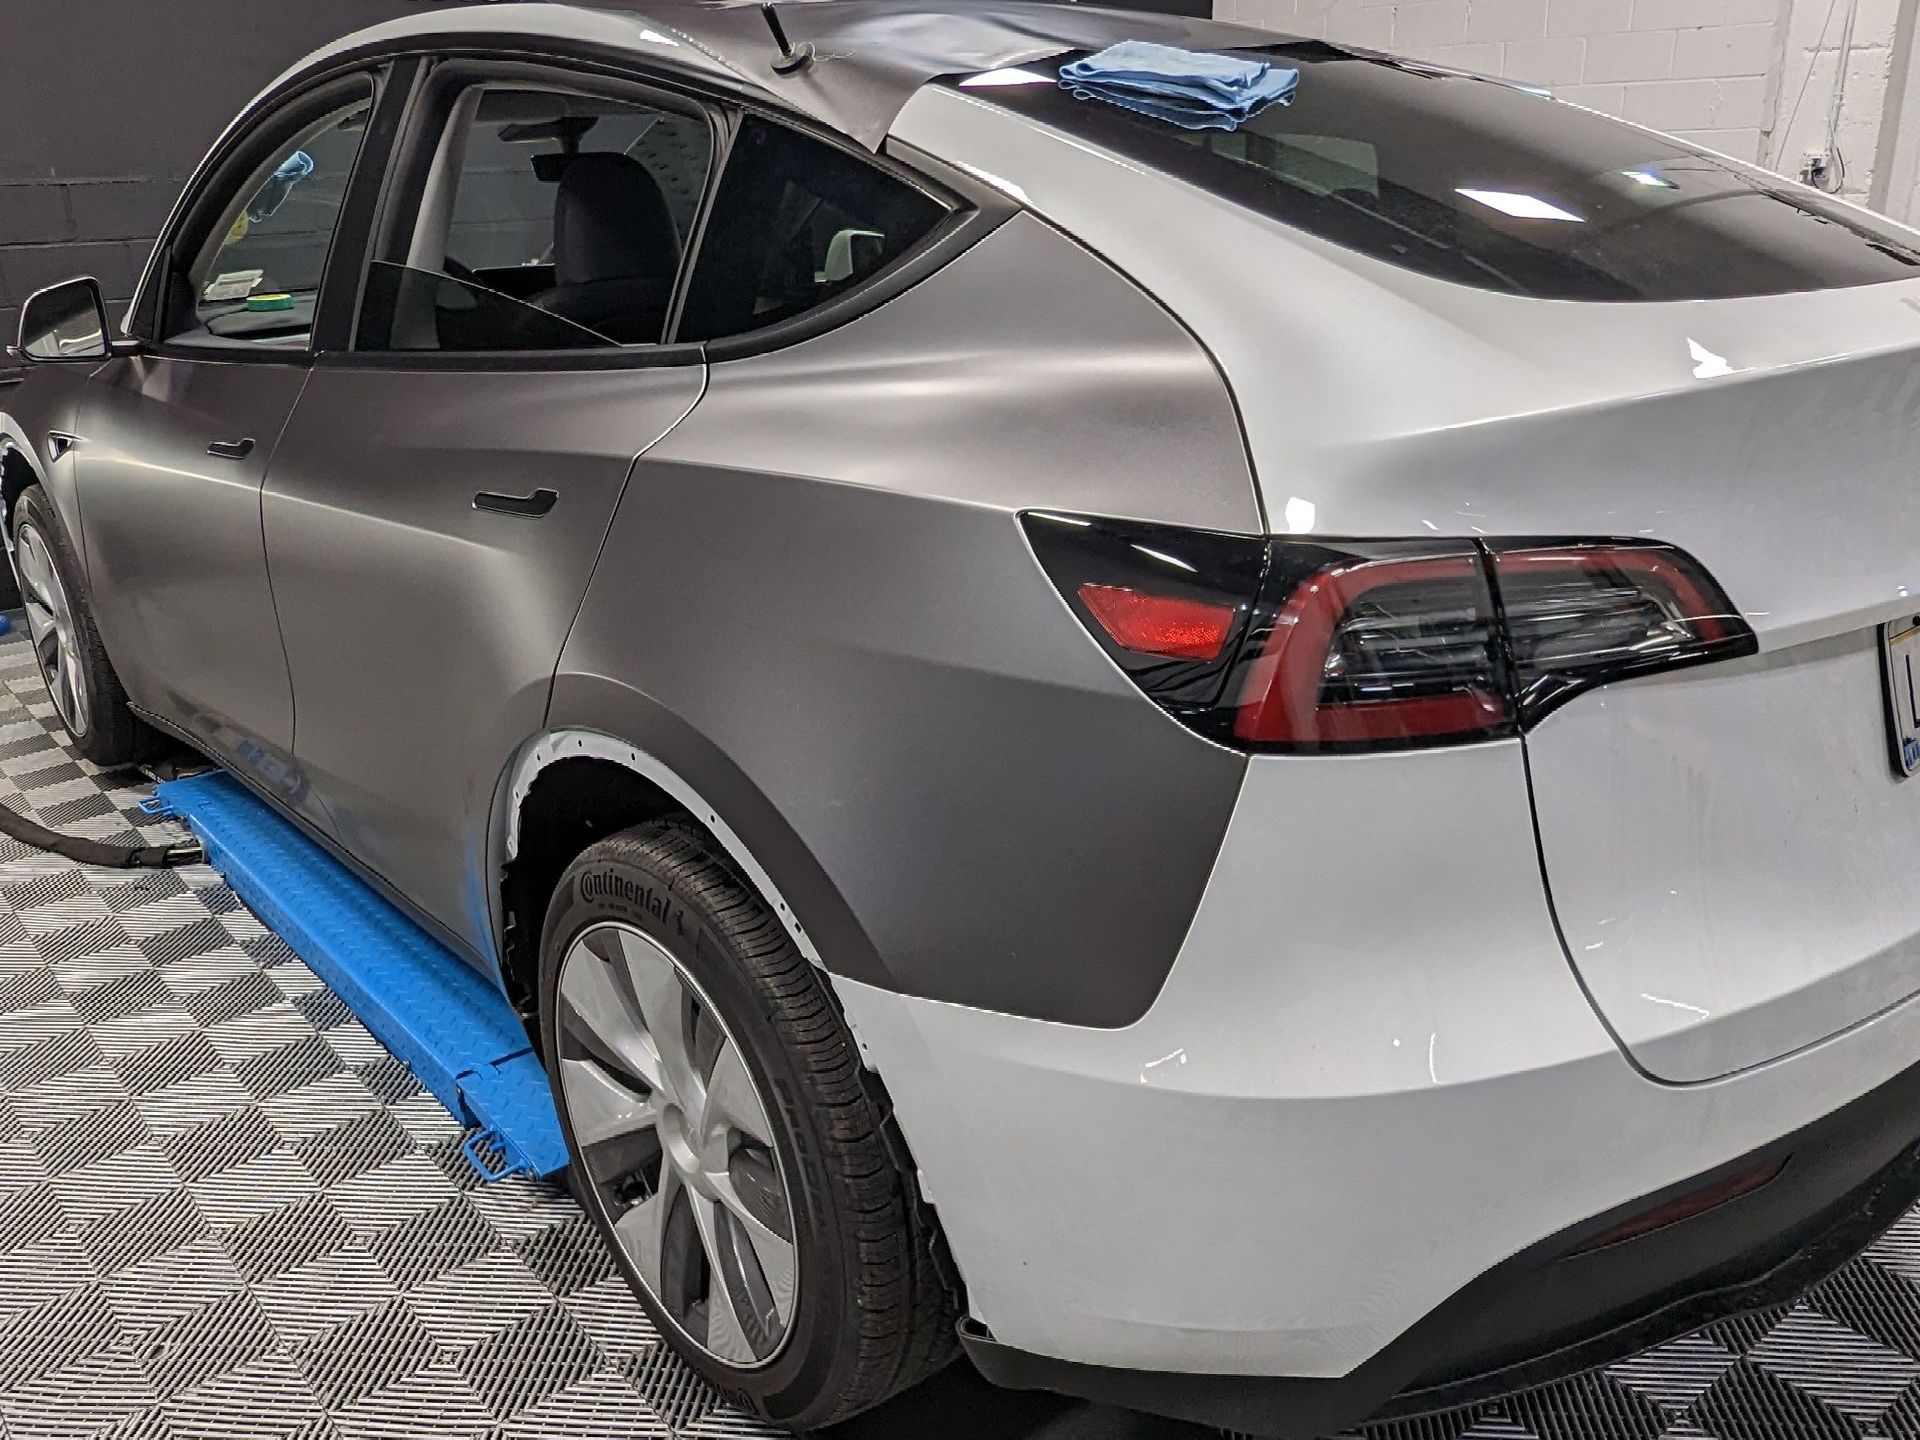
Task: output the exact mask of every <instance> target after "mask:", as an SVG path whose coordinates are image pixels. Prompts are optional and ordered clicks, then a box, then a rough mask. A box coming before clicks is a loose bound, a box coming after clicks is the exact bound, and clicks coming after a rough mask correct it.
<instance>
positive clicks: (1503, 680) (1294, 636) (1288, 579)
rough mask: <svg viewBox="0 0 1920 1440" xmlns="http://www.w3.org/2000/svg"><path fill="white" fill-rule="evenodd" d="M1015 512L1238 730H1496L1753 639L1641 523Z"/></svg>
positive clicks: (1081, 597) (1240, 736) (1278, 737)
mask: <svg viewBox="0 0 1920 1440" xmlns="http://www.w3.org/2000/svg"><path fill="white" fill-rule="evenodd" d="M1022 519H1023V520H1024V522H1025V525H1026V528H1027V534H1028V536H1029V538H1030V539H1031V541H1032V543H1033V547H1034V552H1035V554H1036V555H1037V556H1038V558H1039V560H1040V563H1041V565H1042V566H1043V568H1044V569H1045V570H1046V572H1047V574H1048V575H1049V577H1051V579H1052V580H1053V582H1054V584H1055V585H1056V586H1057V587H1058V588H1059V590H1060V593H1061V595H1062V597H1063V598H1064V599H1065V600H1066V602H1067V604H1068V606H1069V607H1070V608H1071V609H1072V610H1073V611H1074V613H1075V615H1076V616H1078V617H1079V619H1080V622H1081V623H1082V624H1083V625H1084V626H1086V628H1087V630H1088V632H1089V633H1090V634H1091V635H1092V636H1093V637H1094V639H1095V640H1096V641H1098V642H1099V644H1100V646H1101V648H1103V649H1104V650H1105V651H1106V652H1107V654H1108V655H1110V656H1111V657H1112V658H1113V660H1114V661H1115V663H1116V664H1118V665H1119V666H1120V668H1121V669H1123V670H1125V671H1126V672H1127V674H1128V675H1129V676H1130V677H1131V678H1132V679H1133V681H1134V682H1135V683H1136V684H1137V685H1139V686H1140V688H1141V689H1142V690H1143V691H1145V692H1146V693H1147V695H1149V696H1150V697H1151V698H1152V699H1153V700H1154V701H1155V702H1156V703H1158V704H1159V705H1161V706H1162V708H1164V709H1166V710H1167V711H1168V712H1169V713H1171V714H1173V715H1175V716H1177V717H1178V718H1179V719H1181V720H1182V721H1183V722H1184V723H1186V724H1187V725H1189V726H1191V727H1192V728H1193V729H1195V730H1197V731H1199V732H1200V733H1201V734H1203V735H1206V736H1208V737H1209V738H1211V739H1214V740H1217V741H1219V742H1221V743H1222V744H1227V745H1232V746H1234V747H1235V748H1238V749H1244V750H1255V751H1274V750H1279V751H1354V750H1381V749H1405V748H1409V747H1415V746H1430V745H1449V744H1461V743H1465V742H1468V741H1472V740H1485V739H1492V738H1496V737H1500V736H1504V735H1512V734H1517V733H1519V732H1520V731H1521V730H1524V729H1525V728H1526V727H1528V726H1530V725H1532V724H1534V723H1536V722H1538V721H1539V720H1540V719H1541V718H1542V717H1543V716H1545V715H1546V714H1548V713H1549V712H1550V711H1552V710H1553V709H1554V708H1555V707H1556V706H1558V705H1561V704H1563V703H1565V702H1566V701H1567V700H1568V699H1569V698H1571V697H1572V696H1574V695H1576V694H1578V693H1579V692H1580V691H1582V690H1586V689H1591V688H1592V687H1593V686H1596V685H1604V684H1606V683H1607V682H1609V681H1611V680H1617V679H1622V678H1625V677H1628V676H1633V675H1645V674H1650V673H1653V672H1655V671H1660V670H1667V669H1672V668H1674V667H1677V666H1682V665H1693V664H1699V663H1702V662H1705V661H1710V660H1716V659H1723V658H1727V657H1730V656H1734V655H1742V654H1749V653H1751V652H1752V651H1753V650H1754V649H1755V648H1756V642H1755V640H1754V636H1753V631H1752V629H1751V628H1750V627H1749V626H1748V625H1747V623H1746V622H1745V621H1744V620H1743V619H1742V618H1741V617H1740V615H1739V614H1738V613H1737V612H1736V611H1735V610H1734V609H1733V607H1732V605H1731V604H1730V603H1729V602H1728V600H1727V597H1726V595H1725V594H1724V593H1723V592H1722V591H1721V590H1720V587H1719V586H1718V585H1716V584H1715V583H1714V581H1713V579H1712V577H1711V576H1709V575H1708V574H1707V573H1706V571H1705V570H1704V569H1702V568H1701V567H1700V565H1699V564H1698V562H1696V561H1695V560H1694V559H1693V558H1692V557H1691V556H1690V555H1687V554H1686V553H1685V552H1684V551H1681V550H1678V549H1675V548H1674V547H1672V546H1670V545H1661V544H1657V543H1655V542H1651V541H1644V540H1574V541H1544V542H1543V541H1532V540H1524V541H1508V540H1498V541H1468V540H1382V541H1335V540H1328V541H1302V540H1292V539H1286V540H1272V541H1268V540H1261V539H1254V538H1250V537H1246V536H1237V535H1222V534H1216V533H1212V532H1207V531H1191V530H1177V529H1172V528H1170V527H1165V526H1148V525H1138V524H1133V523H1130V522H1120V521H1110V520H1101V519H1095V518H1091V517H1087V516H1078V515H1060V514H1053V513H1037V512H1036V513H1029V514H1027V515H1025V516H1023V517H1022Z"/></svg>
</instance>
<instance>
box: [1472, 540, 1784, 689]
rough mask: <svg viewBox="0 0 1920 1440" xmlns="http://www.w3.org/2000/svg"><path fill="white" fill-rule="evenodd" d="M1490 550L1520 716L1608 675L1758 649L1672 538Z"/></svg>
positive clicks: (1516, 544)
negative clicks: (1667, 541) (1664, 541)
mask: <svg viewBox="0 0 1920 1440" xmlns="http://www.w3.org/2000/svg"><path fill="white" fill-rule="evenodd" d="M1486 549H1487V552H1488V554H1489V555H1490V556H1491V557H1492V562H1493V576H1494V584H1495V587H1496V589H1497V591H1498V594H1499V597H1500V610H1501V619H1502V622H1503V626H1504V630H1505V636H1506V645H1507V652H1508V654H1509V655H1510V656H1511V658H1512V664H1513V672H1514V674H1513V678H1514V691H1515V703H1516V707H1517V710H1518V713H1519V715H1520V719H1521V721H1522V723H1524V724H1531V723H1533V722H1534V721H1535V720H1538V719H1539V718H1540V717H1541V716H1543V715H1545V714H1546V713H1547V712H1548V711H1550V710H1552V709H1553V708H1554V707H1555V706H1557V705H1560V704H1562V703H1564V702H1565V701H1566V700H1568V699H1570V698H1571V697H1572V696H1574V695H1577V694H1578V693H1579V692H1580V691H1582V690H1588V689H1591V688H1592V687H1593V686H1595V685H1604V684H1606V683H1607V682H1608V681H1610V680H1621V679H1625V678H1626V677H1628V676H1630V675H1646V674H1650V673H1652V672H1654V671H1656V670H1671V669H1674V668H1675V667H1677V666H1681V665H1697V664H1700V663H1701V662H1703V661H1708V660H1719V659H1726V658H1729V657H1732V656H1735V655H1750V654H1752V653H1753V652H1754V651H1755V650H1756V649H1757V648H1759V647H1758V642H1757V641H1756V640H1755V638H1754V634H1753V628H1752V627H1751V626H1750V625H1748V624H1747V622H1746V621H1745V620H1744V619H1743V618H1742V617H1741V616H1740V614H1739V612H1738V611H1736V610H1735V609H1734V608H1733V604H1732V602H1731V601H1729V600H1728V599H1727V596H1726V592H1724V591H1723V590H1721V588H1720V587H1719V585H1718V584H1716V583H1715V582H1714V579H1713V577H1712V576H1711V575H1709V574H1707V572H1706V571H1705V570H1704V569H1702V568H1701V566H1700V563H1699V562H1698V561H1697V560H1695V559H1694V558H1693V557H1692V556H1691V555H1689V554H1687V553H1686V551H1684V550H1679V549H1676V548H1674V547H1673V546H1671V545H1661V544H1657V543H1655V542H1652V541H1644V540H1593V541H1577V542H1562V543H1559V544H1543V543H1541V542H1537V541H1489V542H1487V545H1486Z"/></svg>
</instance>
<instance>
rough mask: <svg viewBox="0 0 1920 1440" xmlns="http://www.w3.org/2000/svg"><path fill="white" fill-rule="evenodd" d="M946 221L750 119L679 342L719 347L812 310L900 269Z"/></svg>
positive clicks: (723, 185) (803, 141) (816, 143)
mask: <svg viewBox="0 0 1920 1440" xmlns="http://www.w3.org/2000/svg"><path fill="white" fill-rule="evenodd" d="M947 213H948V211H947V208H946V207H945V206H944V205H942V204H941V203H940V202H939V201H938V200H935V199H934V198H933V197H932V196H931V195H929V194H927V193H926V192H925V191H923V190H920V189H919V188H917V187H915V186H913V185H910V184H908V183H907V182H905V181H904V180H900V179H897V178H895V177H894V176H893V175H890V174H888V173H887V172H886V171H884V170H882V169H880V168H879V167H878V166H876V165H874V164H872V163H871V162H869V161H867V160H864V159H861V158H860V157H859V156H856V155H853V154H851V153H850V152H848V151H846V150H842V149H840V148H839V147H837V146H834V145H829V144H827V143H826V142H825V141H822V140H816V139H813V138H812V137H810V136H807V135H803V134H801V133H799V132H798V131H795V130H789V129H787V128H786V127H785V126H783V125H777V124H775V123H773V122H772V121H769V120H763V119H761V118H760V117H758V116H754V115H749V116H747V117H746V119H745V120H743V121H742V123H741V127H740V133H739V136H738V137H737V138H736V139H735V141H734V144H733V149H732V151H731V153H730V154H729V155H728V157H727V169H726V173H725V174H724V175H722V176H721V179H720V189H719V192H718V193H717V194H716V195H715V197H714V204H713V213H712V215H711V216H710V217H709V219H708V221H707V227H706V232H705V236H704V238H703V240H702V243H701V247H700V254H699V257H698V259H697V260H696V262H695V264H694V269H693V274H692V277H691V278H690V279H689V281H688V287H687V301H686V307H685V311H684V314H683V316H682V319H681V324H680V329H679V333H678V337H677V338H679V339H682V340H717V339H719V338H721V337H722V336H727V335H739V334H743V333H745V332H746V331H749V330H758V329H762V328H763V327H765V326H768V325H773V324H776V323H778V322H779V321H782V320H788V319H791V318H793V317H794V316H796V315H800V314H803V313H805V312H806V311H809V310H812V309H814V308H815V307H816V306H818V305H821V304H824V303H825V302H827V301H829V300H831V299H833V298H834V297H835V296H837V295H839V294H841V293H843V292H844V291H846V290H849V289H851V288H852V287H853V286H855V285H858V284H860V283H861V282H862V281H864V280H866V279H868V278H870V277H871V276H873V275H876V274H878V273H879V272H880V271H882V270H884V269H886V268H887V267H888V266H889V265H892V264H893V263H894V262H895V261H896V260H898V259H899V258H900V257H901V256H903V255H904V254H906V253H907V252H908V251H909V250H911V249H912V248H913V247H914V246H915V245H916V244H918V243H919V242H920V241H921V240H922V239H924V238H925V237H926V235H927V234H928V233H929V232H930V231H931V230H932V229H933V228H934V227H935V226H936V225H938V224H939V223H940V221H941V220H942V219H944V218H945V217H946V215H947Z"/></svg>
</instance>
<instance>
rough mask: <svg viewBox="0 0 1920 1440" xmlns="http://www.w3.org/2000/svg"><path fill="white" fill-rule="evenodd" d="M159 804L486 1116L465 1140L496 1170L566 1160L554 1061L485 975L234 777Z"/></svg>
mask: <svg viewBox="0 0 1920 1440" xmlns="http://www.w3.org/2000/svg"><path fill="white" fill-rule="evenodd" d="M154 803H155V806H156V810H157V813H162V814H171V815H176V816H178V817H179V818H180V819H182V820H184V821H185V822H186V824H187V826H188V827H189V828H190V829H191V830H192V831H193V833H194V834H195V835H196V836H198V837H199V839H200V841H201V843H202V844H203V845H205V846H206V849H207V860H208V862H209V863H210V864H211V865H212V866H213V867H214V869H216V870H218V871H219V872H220V873H221V875H223V876H224V877H225V878H226V881H227V883H228V884H229V885H231V886H232V887H233V889H234V890H235V892H236V893H238V894H239V896H240V898H241V899H242V900H244V901H245V902H246V903H247V905H248V907H249V908H250V909H252V910H253V912H254V913H255V914H257V915H258V916H260V918H261V919H262V920H264V921H266V922H267V924H268V925H269V926H271V927H272V928H273V929H274V930H275V931H276V932H277V933H278V934H279V935H280V937H281V938H282V939H283V940H285V941H286V942H287V944H288V945H289V946H290V947H292V949H293V951H294V953H295V954H297V955H298V956H299V957H300V958H301V959H302V960H304V961H306V963H307V964H308V966H310V967H311V968H312V970H313V971H314V973H315V974H317V975H319V976H320V977H321V978H322V979H323V980H325V981H326V982H327V984H328V985H329V986H330V987H331V988H332V989H333V991H334V993H336V994H337V995H339V996H340V998H341V999H343V1000H345V1001H346V1003H347V1004H348V1005H349V1006H351V1007H352V1009H353V1012H354V1014H355V1015H356V1016H358V1017H359V1020H360V1023H361V1024H363V1025H365V1026H366V1027H367V1029H368V1030H370V1031H371V1032H372V1033H373V1034H374V1035H375V1036H377V1037H378V1038H379V1039H380V1041H381V1042H382V1043H384V1044H385V1045H386V1046H387V1048H388V1049H389V1050H391V1051H392V1052H393V1053H394V1054H395V1055H397V1056H399V1057H400V1059H401V1060H403V1061H405V1062H406V1064H407V1066H408V1068H409V1069H411V1070H412V1071H413V1073H414V1074H415V1075H416V1076H418V1077H419V1080H420V1083H421V1084H423V1085H425V1086H426V1087H427V1089H428V1090H430V1091H432V1092H433V1094H434V1095H435V1097H437V1098H438V1099H439V1101H440V1103H441V1104H443V1105H445V1106H446V1107H447V1108H448V1109H449V1110H451V1111H453V1113H454V1114H456V1115H459V1116H461V1117H462V1118H463V1119H465V1120H466V1121H467V1122H468V1123H469V1124H474V1125H480V1126H483V1127H486V1133H485V1134H482V1135H479V1136H476V1137H474V1142H473V1143H471V1144H470V1145H469V1147H468V1151H467V1158H468V1159H469V1161H471V1162H472V1164H473V1166H474V1168H475V1169H476V1170H478V1171H479V1172H480V1173H481V1175H482V1176H483V1177H484V1178H486V1179H489V1180H497V1179H500V1178H502V1177H504V1176H506V1175H512V1174H531V1175H535V1176H542V1177H544V1176H549V1175H556V1174H558V1173H560V1172H561V1171H562V1170H564V1169H566V1166H567V1149H566V1142H565V1141H564V1139H563V1138H562V1137H561V1133H560V1121H559V1117H558V1116H557V1115H556V1114H555V1113H554V1108H553V1094H552V1091H551V1089H550V1088H549V1086H548V1083H547V1076H546V1071H545V1070H544V1069H543V1068H542V1066H541V1064H540V1061H539V1057H538V1056H536V1055H535V1054H534V1053H533V1049H532V1047H531V1046H530V1045H529V1044H528V1042H527V1033H526V1030H525V1029H524V1027H522V1025H521V1024H520V1019H519V1017H518V1016H517V1015H515V1014H514V1012H513V1007H512V1006H511V1005H509V1004H508V1003H507V1000H506V997H505V996H503V995H502V994H501V993H500V992H499V991H498V990H496V989H495V988H494V987H493V986H492V985H491V984H489V983H488V982H487V980H486V979H485V978H484V977H483V976H481V975H479V974H478V973H477V972H475V971H474V969H473V968H472V967H471V966H470V965H468V964H467V963H466V962H465V961H463V960H462V959H461V958H460V957H459V956H457V955H455V954H454V953H453V952H452V951H451V950H449V949H448V948H447V947H446V946H444V945H442V944H441V943H440V942H439V941H438V940H435V939H434V938H433V937H432V936H431V935H429V934H428V933H427V932H426V931H425V930H423V929H421V928H420V926H418V925H416V924H415V923H414V922H413V921H412V920H410V919H408V918H407V916H405V915H404V914H402V913H401V912H400V911H399V910H398V909H397V908H395V907H394V906H393V905H392V904H390V903H388V902H387V901H386V900H385V899H383V898H382V897H381V896H380V895H379V894H378V893H377V892H376V891H375V890H374V889H373V888H372V887H371V886H370V885H368V884H366V883H365V882H364V881H362V880H361V879H359V878H358V877H357V876H355V875H354V874H353V873H352V872H351V871H349V870H348V869H347V868H346V867H345V866H344V865H342V864H341V863H340V862H339V861H337V860H335V859H334V858H333V857H332V856H331V855H329V854H328V853H327V852H326V851H325V850H323V849H321V847H320V846H318V845H316V844H315V843H314V842H313V841H311V840H309V839H308V838H307V837H306V836H305V835H303V834H301V833H300V831H299V830H297V829H296V828H295V827H294V826H293V825H292V824H290V823H289V822H287V821H286V820H283V819H281V818H280V816H278V815H277V814H275V813H274V812H273V811H272V810H271V809H269V808H268V806H267V805H266V804H265V803H264V802H262V801H261V800H259V799H257V798H255V797H254V795H253V794H252V793H251V792H249V791H248V790H247V789H246V787H245V786H243V785H241V784H240V782H239V781H237V780H235V779H234V778H233V777H232V776H230V775H226V774H223V773H221V772H218V771H212V772H209V773H207V774H204V775H195V776H192V777H190V778H188V779H184V780H168V781H165V782H163V783H162V784H161V785H160V786H159V787H158V789H157V790H156V791H155V792H154Z"/></svg>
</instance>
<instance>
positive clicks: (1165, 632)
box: [1079, 583, 1236, 660]
mask: <svg viewBox="0 0 1920 1440" xmlns="http://www.w3.org/2000/svg"><path fill="white" fill-rule="evenodd" d="M1079 593H1080V603H1081V604H1082V605H1085V606H1086V607H1087V609H1088V611H1089V612H1090V613H1091V614H1092V615H1093V618H1094V619H1096V620H1098V621H1099V622H1100V624H1101V626H1102V627H1103V628H1104V629H1105V630H1106V632H1107V634H1109V635H1111V636H1112V637H1113V639H1114V643H1115V644H1117V645H1123V646H1125V647H1126V648H1127V649H1129V650H1133V651H1137V652H1138V653H1139V654H1142V655H1164V656H1166V657H1167V658H1168V659H1170V660H1212V659H1215V658H1217V657H1218V656H1219V654H1220V652H1221V651H1222V650H1224V649H1225V648H1226V645H1227V637H1228V636H1229V635H1231V634H1232V633H1233V622H1234V619H1235V615H1236V612H1235V610H1234V607H1233V606H1231V605H1210V604H1208V603H1206V602H1205V601H1201V600H1186V599H1182V598H1181V597H1179V596H1177V595H1152V594H1149V593H1147V592H1146V591H1144V590H1130V589H1128V588H1127V587H1126V586H1124V585H1095V584H1091V583H1089V584H1086V585H1082V586H1081V587H1080V592H1079Z"/></svg>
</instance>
